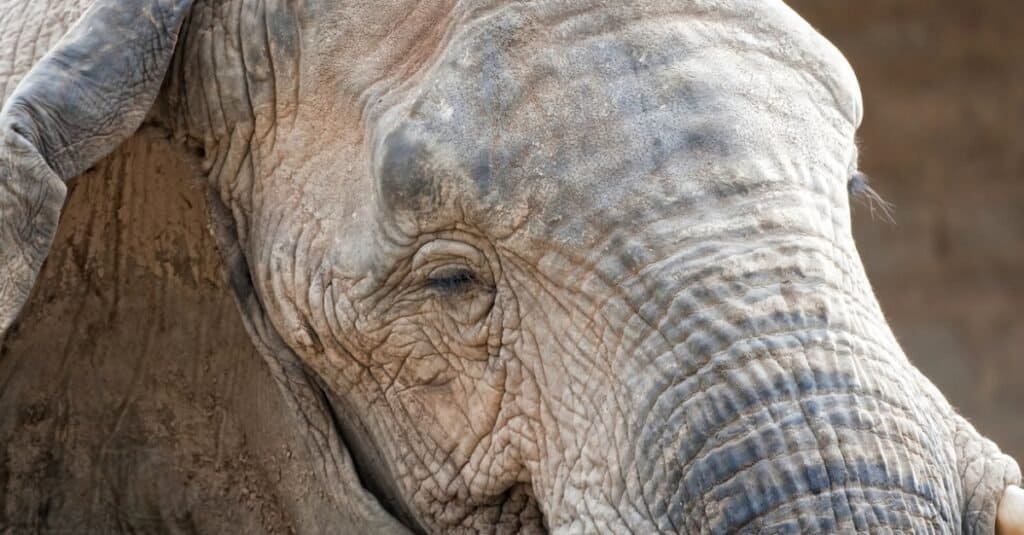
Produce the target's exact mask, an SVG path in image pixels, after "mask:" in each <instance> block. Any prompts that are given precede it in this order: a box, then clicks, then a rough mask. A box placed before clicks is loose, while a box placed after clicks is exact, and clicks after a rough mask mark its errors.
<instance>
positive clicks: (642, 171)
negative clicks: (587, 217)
mask: <svg viewBox="0 0 1024 535" xmlns="http://www.w3.org/2000/svg"><path fill="white" fill-rule="evenodd" d="M768 4H771V5H775V3H768ZM680 5H683V6H684V7H686V8H687V9H680V11H679V12H677V13H661V14H657V16H644V15H643V12H642V10H641V11H633V10H626V11H622V12H620V13H618V14H617V15H615V16H611V15H609V14H608V13H603V16H602V13H600V12H599V10H595V12H594V13H593V14H591V15H589V16H590V19H588V18H587V17H584V16H582V15H581V16H579V17H577V18H581V19H582V20H580V21H576V22H571V21H566V20H562V21H561V22H558V23H557V24H554V25H550V24H549V25H544V24H542V23H540V22H537V19H536V18H531V17H527V16H525V15H523V14H522V13H519V12H515V11H511V10H509V11H508V12H505V13H504V14H502V15H495V16H492V17H490V18H489V19H487V20H486V21H485V22H481V23H478V24H476V25H472V26H470V27H469V28H467V29H465V31H463V32H462V33H460V34H459V35H457V36H456V37H455V38H453V39H452V40H451V42H450V43H449V44H448V46H447V47H446V50H445V52H444V53H443V54H442V55H441V59H440V60H439V61H438V63H437V64H436V65H435V66H434V67H433V68H432V69H431V70H430V71H429V72H427V73H426V74H425V75H424V76H423V78H422V80H421V81H420V83H418V84H417V85H416V86H415V87H414V89H413V90H411V91H410V92H409V95H408V98H406V99H405V100H403V101H402V102H401V104H399V105H397V106H394V107H393V108H392V109H391V110H389V111H388V112H387V113H385V114H383V115H382V120H381V121H379V123H378V124H377V125H376V132H375V134H374V139H376V142H375V145H374V157H373V161H374V170H375V174H376V177H377V185H378V187H379V189H380V195H379V198H380V199H381V200H382V201H383V208H384V209H385V210H389V211H406V212H413V213H421V214H426V215H428V216H429V217H439V215H440V214H443V213H444V212H445V211H444V210H443V209H441V208H443V207H444V206H446V205H447V204H448V203H456V204H458V206H459V207H460V208H461V209H462V211H460V213H464V212H465V211H466V209H467V208H469V211H470V212H473V211H474V210H476V211H478V212H479V213H480V214H484V215H485V216H486V218H488V219H490V220H493V219H494V213H495V210H500V209H501V208H503V207H508V206H528V207H529V209H530V210H531V211H532V212H534V213H533V214H532V215H539V214H537V212H538V211H539V212H546V211H556V212H566V211H570V212H571V211H572V210H574V209H580V210H587V211H588V212H594V211H603V212H605V213H607V214H608V215H609V217H621V216H629V215H631V214H633V213H636V212H638V211H649V209H650V202H651V199H652V198H657V199H663V198H673V197H679V196H684V195H689V194H693V193H694V192H697V191H702V190H706V189H708V188H709V187H712V186H714V184H712V182H714V181H716V180H730V181H736V180H743V179H744V178H749V177H750V176H751V174H750V173H744V172H740V170H739V169H740V168H741V167H742V166H743V165H744V163H745V162H751V161H765V160H772V159H775V160H778V159H779V157H780V155H787V157H798V158H799V157H801V155H804V154H807V155H811V154H814V155H815V156H813V157H820V155H821V154H830V155H831V154H836V153H837V151H841V150H845V147H847V146H850V145H852V133H853V130H854V129H855V126H856V125H855V123H856V121H857V120H858V119H857V115H858V113H859V111H857V106H856V105H855V104H857V102H859V97H857V96H856V95H855V92H853V93H851V92H850V91H849V88H845V89H844V91H846V93H845V94H844V93H843V91H839V89H837V88H842V87H843V85H844V84H846V85H849V83H850V80H848V79H846V78H844V76H845V74H844V73H845V71H844V68H845V69H846V70H848V66H846V65H845V61H842V58H841V56H838V60H837V59H835V58H831V59H829V58H825V59H821V58H818V60H817V61H811V60H809V59H808V58H809V57H811V56H813V54H812V52H813V51H809V50H803V49H801V48H799V47H796V48H794V45H793V43H798V44H804V45H807V46H811V45H812V44H814V43H818V44H821V43H824V44H825V45H827V42H825V41H824V39H822V38H820V37H817V39H810V38H807V39H805V37H806V36H805V35H804V33H806V32H811V33H812V34H813V31H812V30H810V29H809V28H807V27H806V24H805V23H803V22H802V21H801V20H800V19H799V18H797V17H795V15H794V16H793V20H790V19H787V18H786V17H782V18H783V19H785V20H783V21H782V22H780V21H775V22H776V25H775V26H772V24H767V25H765V26H766V27H767V28H768V29H764V28H760V27H759V28H748V27H746V26H747V24H746V23H742V22H738V21H736V20H731V19H729V18H727V17H721V16H717V17H713V16H710V15H708V14H707V13H702V12H700V11H698V10H695V8H694V5H695V4H693V3H680ZM783 7H784V6H783ZM688 10H689V11H688ZM783 13H785V12H783ZM776 18H777V19H778V18H779V16H777V17H776ZM591 19H592V20H591ZM784 23H785V24H792V25H795V27H796V29H795V30H793V29H787V30H785V31H783V30H782V29H780V28H781V27H784V26H785V24H784ZM539 28H542V29H543V31H541V30H540V29H539ZM798 30H799V31H798ZM786 32H788V33H786ZM794 32H796V34H797V37H800V39H795V38H793V36H792V35H791V34H792V33H794ZM813 36H816V34H813ZM801 39H803V40H801ZM826 60H828V61H832V62H838V63H840V64H839V65H836V66H834V67H833V68H832V69H831V70H832V71H835V72H830V71H829V70H824V71H823V70H821V69H819V70H816V71H812V69H814V68H818V67H821V66H822V65H824V64H827V63H828V61H826ZM844 66H845V67H844ZM854 86H855V81H854ZM837 91H838V92H837ZM779 163H780V165H781V163H782V162H779ZM840 189H841V188H840Z"/></svg>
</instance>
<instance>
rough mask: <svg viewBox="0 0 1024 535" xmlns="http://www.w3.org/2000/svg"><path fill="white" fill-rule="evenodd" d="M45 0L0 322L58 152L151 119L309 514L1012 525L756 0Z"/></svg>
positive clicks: (57, 177)
mask: <svg viewBox="0 0 1024 535" xmlns="http://www.w3.org/2000/svg"><path fill="white" fill-rule="evenodd" d="M54 1H55V3H56V4H60V2H64V4H63V5H64V7H65V9H66V11H67V12H70V13H74V14H75V16H76V17H77V22H74V24H73V25H71V26H70V28H63V29H62V31H60V32H58V34H57V35H61V36H62V37H60V40H59V42H57V43H55V44H54V45H53V46H52V47H47V52H46V53H45V55H44V56H43V57H42V58H41V59H39V60H38V61H33V62H32V64H31V65H30V67H31V68H30V69H28V68H27V67H28V66H26V68H25V70H24V71H23V72H13V73H6V74H3V73H0V80H3V82H4V87H5V92H4V93H3V94H2V95H3V96H4V97H6V98H5V101H4V103H3V108H2V112H0V214H2V217H0V276H2V278H0V338H2V337H3V336H4V333H5V332H7V331H8V329H9V328H10V326H11V325H12V323H13V322H14V321H15V319H16V317H17V316H18V314H19V311H20V310H21V308H22V306H23V305H24V303H25V302H26V300H27V299H28V298H29V295H30V293H31V292H32V291H33V285H34V283H35V280H36V277H37V275H38V273H39V271H40V269H41V268H42V266H43V262H44V260H45V259H46V257H47V254H48V251H49V249H50V246H51V243H52V242H53V240H54V236H55V234H56V232H57V229H58V223H59V222H60V216H61V210H62V206H63V203H64V201H65V198H66V196H67V183H68V181H70V180H72V179H74V178H75V177H77V176H79V175H82V174H83V173H84V172H86V171H87V170H88V169H89V168H90V167H91V166H93V165H94V164H95V163H96V162H97V161H99V160H100V159H101V158H103V157H104V156H106V155H107V154H109V153H110V152H111V151H113V150H115V149H116V148H117V147H118V146H119V145H121V144H122V143H124V142H125V141H126V140H127V139H128V138H129V137H130V136H131V135H132V134H133V133H134V132H136V130H137V129H138V128H139V127H140V125H144V124H145V125H153V126H155V127H158V128H161V129H164V130H165V131H167V132H168V133H169V135H170V136H171V137H172V138H173V140H174V142H175V143H176V144H178V145H180V146H182V147H184V148H185V149H186V150H187V151H188V153H189V154H191V155H192V156H191V157H192V158H194V160H195V162H196V164H197V165H198V166H199V167H200V168H201V170H202V174H203V177H204V182H203V187H204V191H206V193H207V199H208V202H207V206H206V207H205V210H206V211H207V212H208V215H209V217H210V221H211V231H212V232H213V234H214V236H215V238H216V242H217V244H218V248H219V250H220V253H221V255H222V258H223V263H224V269H225V277H226V279H227V281H228V284H229V286H230V288H231V290H232V292H233V295H234V297H235V299H236V301H237V308H238V310H239V312H240V315H241V317H242V321H243V322H244V324H245V326H246V329H247V331H248V333H249V335H250V337H251V339H252V341H253V343H254V345H255V347H256V348H257V349H258V350H259V352H260V354H261V355H262V356H263V358H264V359H265V362H266V366H267V367H268V368H269V369H270V370H271V372H272V374H273V376H274V378H275V380H276V383H277V386H278V387H279V390H280V395H281V396H282V397H283V398H284V399H286V400H287V403H288V406H289V407H290V408H291V409H292V410H293V411H295V414H296V415H297V416H298V417H297V418H296V420H295V421H296V424H295V428H294V429H293V430H292V431H293V432H294V433H295V434H296V435H300V436H303V437H304V438H305V439H306V443H307V444H308V446H309V448H310V452H311V456H312V458H313V459H315V460H316V461H317V462H315V463H314V464H316V465H317V466H316V467H315V470H316V473H317V477H319V478H321V479H322V480H324V481H327V482H328V483H329V485H330V486H331V487H332V488H334V489H336V490H337V495H338V496H339V497H340V498H339V501H338V507H339V508H340V509H343V511H342V513H341V514H340V515H339V516H337V517H332V518H341V519H343V520H344V522H345V523H344V524H342V525H328V526H321V529H322V531H325V532H360V533H366V532H373V533H406V532H417V533H428V532H430V533H433V532H494V533H511V532H525V533H539V532H546V531H550V532H555V533H593V532H614V533H618V532H627V531H628V532H641V533H653V532H681V533H732V532H744V533H758V532H763V533H829V532H852V531H858V532H921V533H925V532H929V533H930V532H936V533H959V532H964V533H992V532H994V531H995V530H996V529H997V528H998V529H999V530H1000V532H1002V533H1016V532H1021V530H1024V492H1022V491H1021V490H1020V489H1019V488H1018V487H1017V485H1019V484H1020V470H1019V468H1018V466H1017V464H1016V463H1015V461H1014V460H1012V459H1011V458H1009V457H1008V456H1006V455H1004V454H1002V453H1001V452H1000V450H999V449H998V447H997V446H996V445H995V444H993V443H992V442H991V441H989V440H987V439H985V438H984V437H982V436H981V435H980V434H979V433H978V432H977V431H976V430H975V429H974V427H973V426H972V425H971V424H970V423H969V422H968V421H966V420H965V419H964V418H963V417H961V416H960V415H958V414H957V413H956V412H955V410H954V409H953V408H952V407H951V406H950V404H949V403H948V402H947V401H946V400H945V398H944V397H943V396H942V394H941V393H940V392H939V391H938V390H937V389H936V388H935V387H934V386H933V385H932V384H931V383H930V382H929V381H928V379H927V378H925V377H924V376H923V375H922V374H921V373H920V372H918V371H917V370H916V368H915V367H914V366H913V365H912V364H911V363H910V361H909V360H908V359H907V357H906V356H905V355H904V353H903V351H902V350H901V349H900V346H899V344H898V342H897V340H896V339H895V337H894V335H893V333H892V331H891V330H890V328H889V327H888V325H887V323H886V321H885V318H884V315H883V313H882V311H881V308H880V306H879V304H878V300H877V299H876V297H875V295H874V293H873V291H872V289H871V286H870V284H869V282H868V280H867V276H866V274H865V270H864V267H863V265H862V263H861V261H860V257H859V254H858V252H857V249H856V246H855V244H854V241H853V237H852V231H851V215H850V196H851V191H852V192H858V191H866V187H865V186H864V184H863V183H862V182H861V179H860V177H862V176H863V175H861V174H860V173H859V171H858V170H857V169H858V165H857V160H858V148H857V144H856V141H855V134H856V130H857V128H858V126H859V124H860V122H861V118H862V114H863V109H862V99H861V95H860V90H859V87H858V83H857V80H856V77H855V75H854V73H853V70H852V68H851V67H850V65H849V64H848V63H847V61H846V60H845V59H844V57H843V56H842V54H841V53H840V52H839V51H838V50H837V49H836V48H835V47H834V46H832V45H831V44H830V43H829V42H828V41H827V40H826V39H825V38H824V37H822V36H821V35H819V34H818V33H817V32H816V31H815V30H814V29H813V28H811V27H810V25H809V24H807V23H806V22H805V21H804V20H803V19H801V18H800V17H799V16H798V15H797V14H796V13H794V12H793V11H792V10H791V9H790V8H789V7H787V6H786V5H785V4H784V3H783V2H782V1H780V0H733V1H730V2H725V1H719V0H671V1H665V0H605V1H597V0H578V1H574V2H569V1H564V0H531V1H506V0H476V1H464V0H458V1H456V0H436V1H427V2H423V1H412V0H381V1H377V2H363V1H353V2H332V1H324V0H304V1H294V2H283V1H276V0H266V1H262V2H257V1H253V0H230V1H229V0H221V1H215V0H120V1H114V0H95V1H86V0H82V1H79V2H74V1H72V0H54ZM17 3H19V2H13V1H8V2H6V4H4V3H2V2H0V5H3V6H4V7H12V8H13V6H14V4H17ZM79 14H80V17H79V16H78V15H79ZM69 18H70V19H71V20H73V19H74V17H69ZM3 20H4V19H0V21H3ZM16 22H18V23H19V24H21V23H24V21H16ZM2 24H3V25H0V40H2V42H5V43H9V42H11V40H13V41H14V42H15V43H16V44H17V45H18V48H24V47H26V46H33V47H34V46H35V43H25V42H21V40H23V39H33V37H31V36H32V35H33V34H35V35H36V37H34V39H43V37H39V36H40V35H46V34H45V33H44V32H31V31H29V32H23V31H22V30H21V29H20V28H17V27H14V26H12V23H11V22H3V23H2ZM22 35H24V37H22ZM15 71H17V69H15ZM12 89H13V91H11V90H12ZM8 93H9V94H8ZM851 180H852V182H851ZM1015 530H1016V531H1015Z"/></svg>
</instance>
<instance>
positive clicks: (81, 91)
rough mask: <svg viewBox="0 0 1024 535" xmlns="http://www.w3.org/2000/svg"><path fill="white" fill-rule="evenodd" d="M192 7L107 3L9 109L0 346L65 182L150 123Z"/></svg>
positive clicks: (2, 134) (64, 42) (2, 123)
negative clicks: (158, 95)
mask: <svg viewBox="0 0 1024 535" xmlns="http://www.w3.org/2000/svg"><path fill="white" fill-rule="evenodd" d="M191 5H192V0H97V1H96V2H95V3H94V4H92V6H91V7H90V8H89V9H88V10H87V11H86V12H85V13H84V14H83V15H82V17H81V18H80V19H79V20H78V22H77V23H76V24H75V25H74V26H73V27H72V28H71V30H70V31H68V33H67V34H66V35H65V36H64V37H63V39H61V41H60V42H59V43H58V44H57V45H56V46H55V47H54V48H53V49H52V50H51V51H50V52H49V53H48V54H46V56H44V57H43V58H42V59H41V60H40V61H39V62H38V63H37V64H36V65H35V66H34V67H33V68H32V70H30V71H29V72H28V74H27V75H26V76H25V78H24V79H23V80H22V81H21V83H20V84H19V85H18V87H17V88H16V89H15V90H14V93H13V94H12V95H11V97H10V98H9V99H7V101H6V103H5V104H4V107H3V109H2V110H0V339H2V338H3V335H4V333H5V332H6V331H7V329H8V328H9V327H10V325H11V323H12V322H13V321H14V319H15V317H16V316H17V314H18V312H19V311H20V309H21V307H22V306H23V305H24V303H25V301H26V300H27V299H28V296H29V293H30V292H31V290H32V286H33V284H34V282H35V279H36V276H37V275H38V273H39V270H40V269H41V268H42V264H43V260H45V258H46V255H47V252H48V251H49V248H50V245H51V244H52V242H53V239H54V235H55V234H56V232H57V223H58V221H59V219H60V212H61V208H62V207H63V204H64V198H65V196H66V194H67V188H66V186H65V182H66V181H67V180H69V179H71V178H73V177H75V176H77V175H78V174H80V173H82V172H83V171H84V170H86V169H88V168H89V167H91V166H92V165H93V164H95V163H96V162H97V161H98V160H100V159H101V158H103V157H104V156H106V155H107V154H109V153H110V152H112V151H113V150H114V149H115V148H117V146H118V145H120V144H121V143H122V142H123V141H124V140H125V139H127V138H128V137H129V136H130V135H131V134H132V133H133V132H134V131H135V130H136V129H137V128H138V127H139V125H140V124H142V121H143V119H144V118H145V117H146V114H147V113H148V112H149V110H150V108H151V107H152V106H153V102H154V101H155V100H156V97H157V94H158V93H159V91H160V87H161V84H162V82H163V79H164V74H165V72H166V70H167V67H168V65H169V63H170V60H171V57H172V55H173V54H174V48H175V45H176V43H177V40H178V32H179V31H180V29H181V26H182V22H183V20H184V19H185V17H186V16H187V15H188V12H189V9H190V8H191Z"/></svg>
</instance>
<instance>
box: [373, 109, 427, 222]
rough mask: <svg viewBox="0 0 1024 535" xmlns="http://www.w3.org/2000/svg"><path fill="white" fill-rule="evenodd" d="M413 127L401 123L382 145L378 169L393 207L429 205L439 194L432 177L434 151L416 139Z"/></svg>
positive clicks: (388, 203)
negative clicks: (431, 163) (431, 157)
mask: <svg viewBox="0 0 1024 535" xmlns="http://www.w3.org/2000/svg"><path fill="white" fill-rule="evenodd" d="M411 130H412V128H411V127H410V126H408V125H405V126H401V127H399V128H398V129H396V130H394V131H393V132H391V133H389V134H388V135H387V137H386V138H385V139H384V143H383V144H382V145H381V150H382V151H383V152H384V157H383V158H382V159H381V163H380V168H379V169H378V170H377V176H378V180H379V181H380V191H381V198H382V199H383V201H384V205H385V206H386V207H387V208H388V209H389V210H395V211H398V210H416V209H420V208H424V207H426V205H427V204H428V203H429V202H430V201H431V200H432V199H433V197H434V196H435V191H436V190H435V187H434V180H433V177H431V176H430V172H429V169H430V151H429V149H428V148H427V144H426V143H425V142H424V141H422V140H418V139H416V137H415V135H414V133H413V132H411Z"/></svg>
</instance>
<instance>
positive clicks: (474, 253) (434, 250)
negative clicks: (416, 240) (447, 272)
mask: <svg viewBox="0 0 1024 535" xmlns="http://www.w3.org/2000/svg"><path fill="white" fill-rule="evenodd" d="M442 262H443V265H439V266H438V267H437V268H434V270H439V269H448V268H451V267H454V266H456V265H460V264H461V265H462V267H464V268H465V269H467V270H469V271H472V272H482V271H484V268H485V267H486V265H487V263H486V259H485V257H484V255H483V253H481V252H480V250H479V249H477V248H476V247H473V246H471V245H469V244H467V243H463V242H458V241H453V240H433V241H430V242H427V243H426V244H424V245H423V246H422V247H420V249H419V250H418V251H416V254H415V255H413V258H412V270H413V271H414V272H415V271H421V270H423V269H425V268H428V267H430V266H431V265H432V264H433V265H438V264H441V263H442ZM434 270H431V272H430V274H431V275H432V274H433V272H434ZM428 276H429V275H428Z"/></svg>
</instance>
